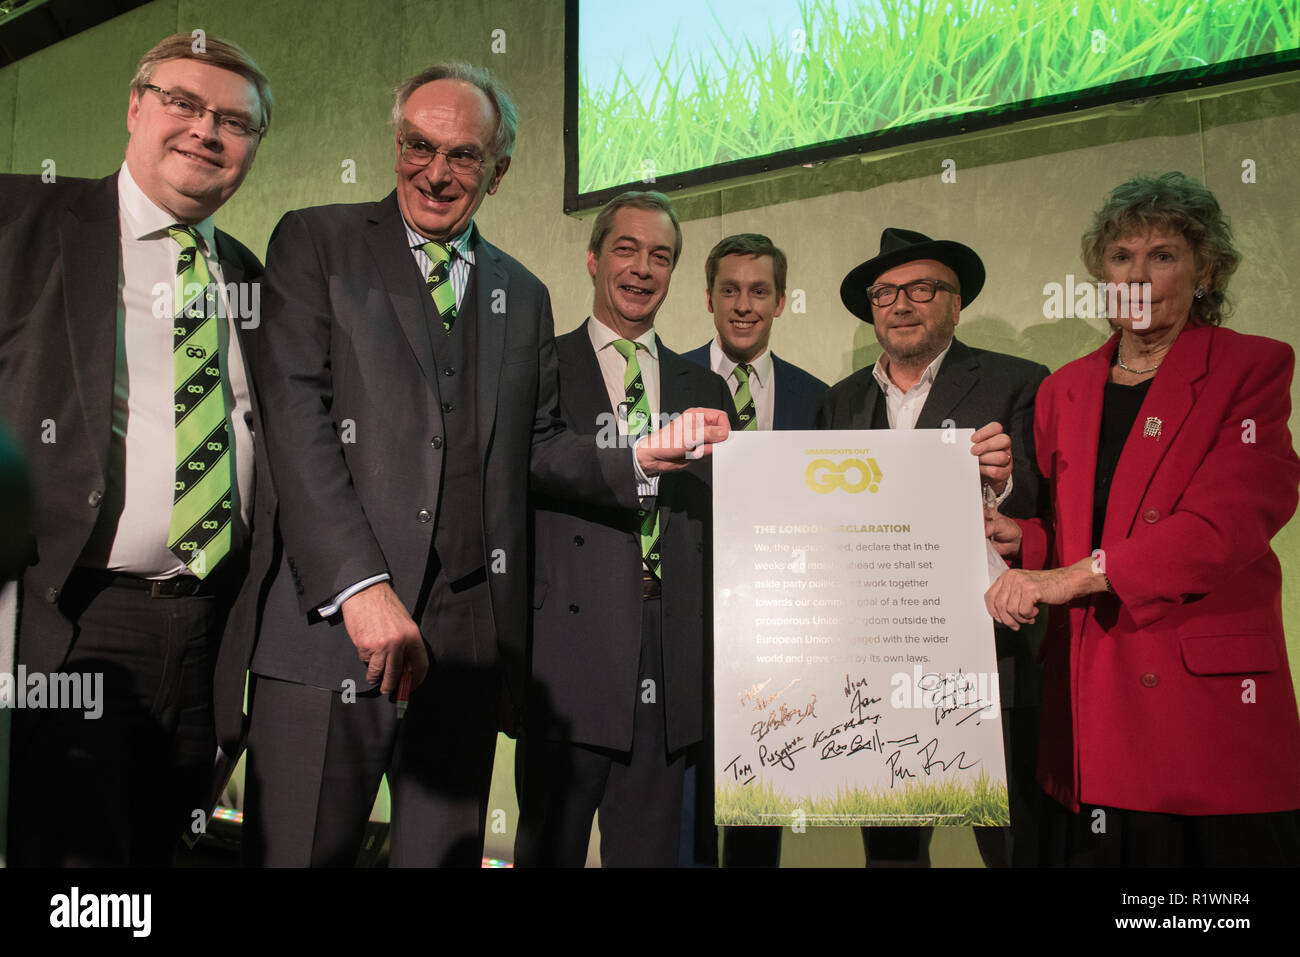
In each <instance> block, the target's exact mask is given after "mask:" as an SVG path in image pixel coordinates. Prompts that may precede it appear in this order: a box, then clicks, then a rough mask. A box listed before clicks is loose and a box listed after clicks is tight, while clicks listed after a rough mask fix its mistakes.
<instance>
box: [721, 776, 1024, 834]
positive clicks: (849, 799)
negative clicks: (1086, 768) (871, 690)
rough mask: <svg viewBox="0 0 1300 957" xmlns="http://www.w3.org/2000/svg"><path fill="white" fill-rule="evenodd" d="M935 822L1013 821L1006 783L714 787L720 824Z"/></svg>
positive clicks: (963, 824) (960, 824) (993, 823)
mask: <svg viewBox="0 0 1300 957" xmlns="http://www.w3.org/2000/svg"><path fill="white" fill-rule="evenodd" d="M796 811H802V812H803V813H804V819H803V820H804V821H805V823H808V824H832V823H834V824H845V825H850V824H868V825H870V824H892V823H904V824H936V825H939V826H941V827H944V826H950V827H969V826H971V825H976V824H979V825H987V826H1000V825H1004V824H1006V823H1007V822H1008V821H1009V819H1010V818H1009V816H1008V811H1007V786H1006V784H1003V783H998V784H991V783H990V782H989V779H988V776H987V775H985V774H980V775H978V776H977V777H975V778H973V779H968V780H965V781H961V782H957V781H943V782H919V781H918V782H912V781H909V782H907V785H906V787H903V786H899V787H895V788H893V789H888V788H887V789H885V790H884V791H880V790H874V789H873V790H861V789H853V790H851V791H837V792H836V793H835V794H833V795H825V794H822V795H818V796H817V797H815V798H811V799H809V798H803V799H802V800H796V799H794V798H791V797H788V796H786V795H785V794H784V793H783V792H781V791H780V790H778V789H776V788H774V787H772V786H771V785H770V784H745V785H741V784H730V785H728V786H726V787H721V788H718V789H717V790H716V791H715V792H714V815H715V818H716V820H717V823H719V824H771V825H777V824H781V825H786V826H788V825H790V824H793V823H795V821H796V820H797V818H796V817H795V812H796Z"/></svg>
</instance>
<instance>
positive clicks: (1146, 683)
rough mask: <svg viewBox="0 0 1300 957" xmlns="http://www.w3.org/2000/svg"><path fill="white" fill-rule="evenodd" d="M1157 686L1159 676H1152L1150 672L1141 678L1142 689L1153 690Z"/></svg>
mask: <svg viewBox="0 0 1300 957" xmlns="http://www.w3.org/2000/svg"><path fill="white" fill-rule="evenodd" d="M1158 684H1160V676H1159V675H1154V674H1152V673H1151V672H1149V671H1148V672H1147V673H1146V674H1144V675H1143V676H1142V687H1144V688H1154V687H1155V686H1156V685H1158Z"/></svg>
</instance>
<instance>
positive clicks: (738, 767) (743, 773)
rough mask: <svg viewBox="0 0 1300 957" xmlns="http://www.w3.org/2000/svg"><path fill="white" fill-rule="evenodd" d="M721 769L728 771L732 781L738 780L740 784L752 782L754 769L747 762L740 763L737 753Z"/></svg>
mask: <svg viewBox="0 0 1300 957" xmlns="http://www.w3.org/2000/svg"><path fill="white" fill-rule="evenodd" d="M722 770H723V771H724V772H726V771H730V772H731V780H733V781H739V782H740V783H741V784H752V783H753V782H754V769H753V768H752V767H750V766H749V763H748V762H746V763H745V764H741V763H740V755H739V754H738V755H736V756H735V757H734V758H732V759H731V761H730V762H729V763H728V764H727V766H726V767H725V768H723V769H722Z"/></svg>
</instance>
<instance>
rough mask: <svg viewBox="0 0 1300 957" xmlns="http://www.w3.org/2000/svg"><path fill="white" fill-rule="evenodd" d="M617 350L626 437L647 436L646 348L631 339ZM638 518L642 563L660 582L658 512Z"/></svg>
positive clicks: (640, 513)
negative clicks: (639, 355) (641, 357)
mask: <svg viewBox="0 0 1300 957" xmlns="http://www.w3.org/2000/svg"><path fill="white" fill-rule="evenodd" d="M614 348H615V349H617V350H618V353H619V355H621V356H622V357H623V358H624V359H626V360H627V372H626V373H624V375H623V392H624V394H625V395H626V399H625V401H626V403H627V433H628V435H637V436H639V435H645V434H646V433H647V432H649V431H650V400H649V399H648V398H647V397H646V394H645V383H644V382H642V381H641V364H640V363H639V362H637V361H636V350H637V349H645V348H646V346H645V345H644V344H643V343H640V342H632V341H631V340H629V339H615V340H614ZM647 351H649V350H647ZM636 514H637V518H639V519H640V520H641V559H642V560H643V561H644V562H645V567H646V568H648V569H649V570H650V573H651V574H652V575H654V576H655V578H659V577H660V575H659V564H660V555H659V509H658V507H655V508H652V509H648V510H647V509H637V513H636Z"/></svg>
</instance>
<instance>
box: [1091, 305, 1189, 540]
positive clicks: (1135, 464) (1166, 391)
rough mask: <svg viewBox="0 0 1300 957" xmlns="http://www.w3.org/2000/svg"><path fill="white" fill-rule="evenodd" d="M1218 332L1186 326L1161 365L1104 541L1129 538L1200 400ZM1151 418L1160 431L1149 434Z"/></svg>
mask: <svg viewBox="0 0 1300 957" xmlns="http://www.w3.org/2000/svg"><path fill="white" fill-rule="evenodd" d="M1212 336H1213V330H1212V329H1209V328H1205V329H1184V330H1183V331H1182V333H1180V334H1179V336H1178V338H1177V339H1176V340H1174V344H1173V346H1172V347H1171V348H1170V350H1169V355H1168V356H1167V357H1166V358H1165V360H1164V362H1163V363H1161V365H1160V371H1159V372H1157V373H1156V376H1155V379H1154V380H1153V381H1152V382H1151V388H1150V391H1148V392H1147V397H1146V399H1145V400H1143V402H1142V408H1141V409H1140V410H1138V415H1137V419H1136V420H1135V421H1134V424H1133V431H1132V432H1131V433H1130V434H1129V440H1128V441H1127V442H1126V443H1125V444H1124V451H1123V452H1122V453H1121V454H1120V457H1119V462H1118V463H1117V464H1116V466H1115V477H1114V478H1113V479H1112V480H1111V484H1110V487H1111V493H1110V499H1109V500H1108V501H1107V503H1106V524H1105V528H1104V531H1103V533H1102V541H1103V542H1104V541H1107V540H1109V539H1110V538H1112V537H1116V536H1118V537H1120V538H1123V537H1125V536H1127V535H1128V534H1129V532H1130V531H1131V530H1132V528H1133V525H1134V523H1135V522H1136V521H1137V517H1138V509H1139V507H1140V506H1141V504H1142V499H1143V497H1144V496H1145V495H1146V491H1147V488H1148V487H1149V486H1150V485H1151V480H1152V478H1154V477H1155V473H1156V469H1157V468H1158V467H1159V465H1160V462H1161V460H1162V459H1163V458H1164V457H1165V453H1166V452H1168V451H1169V447H1170V446H1171V445H1173V443H1174V441H1175V440H1176V439H1177V437H1178V432H1179V430H1180V429H1181V428H1182V426H1183V423H1184V422H1185V421H1187V416H1188V413H1190V412H1191V410H1192V403H1193V402H1194V401H1195V400H1196V392H1195V388H1194V386H1193V383H1195V382H1196V381H1197V380H1198V379H1200V378H1201V377H1202V376H1203V375H1205V373H1206V370H1207V368H1208V364H1209V348H1210V341H1211V338H1212ZM1149 418H1150V419H1155V420H1157V422H1158V425H1156V426H1155V428H1156V429H1158V434H1157V435H1146V434H1145V432H1144V426H1145V424H1146V422H1147V420H1148V419H1149ZM1098 429H1099V430H1100V422H1099V423H1098ZM1098 434H1100V433H1098Z"/></svg>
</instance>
